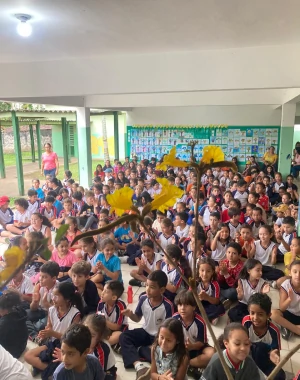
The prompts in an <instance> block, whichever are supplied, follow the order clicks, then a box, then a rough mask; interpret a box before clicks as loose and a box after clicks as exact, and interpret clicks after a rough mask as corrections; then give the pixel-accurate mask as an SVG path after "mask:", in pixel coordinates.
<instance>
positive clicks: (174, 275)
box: [160, 261, 182, 302]
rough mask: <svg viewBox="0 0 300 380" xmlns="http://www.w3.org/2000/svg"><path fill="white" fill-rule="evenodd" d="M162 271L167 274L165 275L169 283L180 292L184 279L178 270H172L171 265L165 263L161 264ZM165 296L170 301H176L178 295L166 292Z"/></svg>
mask: <svg viewBox="0 0 300 380" xmlns="http://www.w3.org/2000/svg"><path fill="white" fill-rule="evenodd" d="M160 269H161V270H162V271H163V272H165V274H166V275H167V277H168V283H170V284H172V285H175V286H176V290H178V289H179V288H180V286H181V284H182V278H181V277H180V274H179V273H178V271H177V270H176V268H171V267H170V266H169V264H167V263H165V262H164V261H162V262H161V264H160ZM164 296H165V297H166V298H168V300H170V301H172V302H173V301H174V299H175V297H176V293H172V292H170V291H169V290H167V289H166V290H165V292H164Z"/></svg>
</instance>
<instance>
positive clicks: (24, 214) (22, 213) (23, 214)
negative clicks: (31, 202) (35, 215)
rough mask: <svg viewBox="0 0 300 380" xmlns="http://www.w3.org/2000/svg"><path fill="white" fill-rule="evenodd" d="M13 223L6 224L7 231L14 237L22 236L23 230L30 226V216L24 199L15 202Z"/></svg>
mask: <svg viewBox="0 0 300 380" xmlns="http://www.w3.org/2000/svg"><path fill="white" fill-rule="evenodd" d="M15 206H16V209H15V211H14V223H13V224H7V226H6V229H7V231H10V232H12V233H13V234H15V235H22V233H23V232H24V230H25V229H26V228H27V227H29V226H30V218H31V214H30V212H29V210H28V202H27V200H26V199H24V198H19V199H16V200H15Z"/></svg>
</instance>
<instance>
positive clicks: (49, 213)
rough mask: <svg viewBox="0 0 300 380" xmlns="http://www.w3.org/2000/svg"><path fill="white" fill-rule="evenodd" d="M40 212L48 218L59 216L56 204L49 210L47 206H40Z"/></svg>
mask: <svg viewBox="0 0 300 380" xmlns="http://www.w3.org/2000/svg"><path fill="white" fill-rule="evenodd" d="M40 214H41V215H43V216H45V217H46V218H47V219H50V218H53V217H54V219H55V218H56V217H57V210H56V207H55V206H52V207H51V210H50V211H48V210H47V209H46V208H45V207H42V208H40Z"/></svg>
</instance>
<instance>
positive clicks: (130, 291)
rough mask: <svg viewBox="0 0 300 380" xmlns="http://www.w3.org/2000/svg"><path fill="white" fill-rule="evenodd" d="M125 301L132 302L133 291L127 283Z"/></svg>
mask: <svg viewBox="0 0 300 380" xmlns="http://www.w3.org/2000/svg"><path fill="white" fill-rule="evenodd" d="M127 302H128V303H132V302H133V291H132V286H131V285H128V289H127Z"/></svg>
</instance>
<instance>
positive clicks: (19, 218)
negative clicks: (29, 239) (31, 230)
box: [14, 210, 31, 230]
mask: <svg viewBox="0 0 300 380" xmlns="http://www.w3.org/2000/svg"><path fill="white" fill-rule="evenodd" d="M30 218H31V214H30V212H29V211H28V210H25V211H24V212H23V213H21V212H20V211H18V210H15V211H14V222H21V223H29V222H30ZM18 228H19V229H21V230H23V229H24V228H27V227H18Z"/></svg>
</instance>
